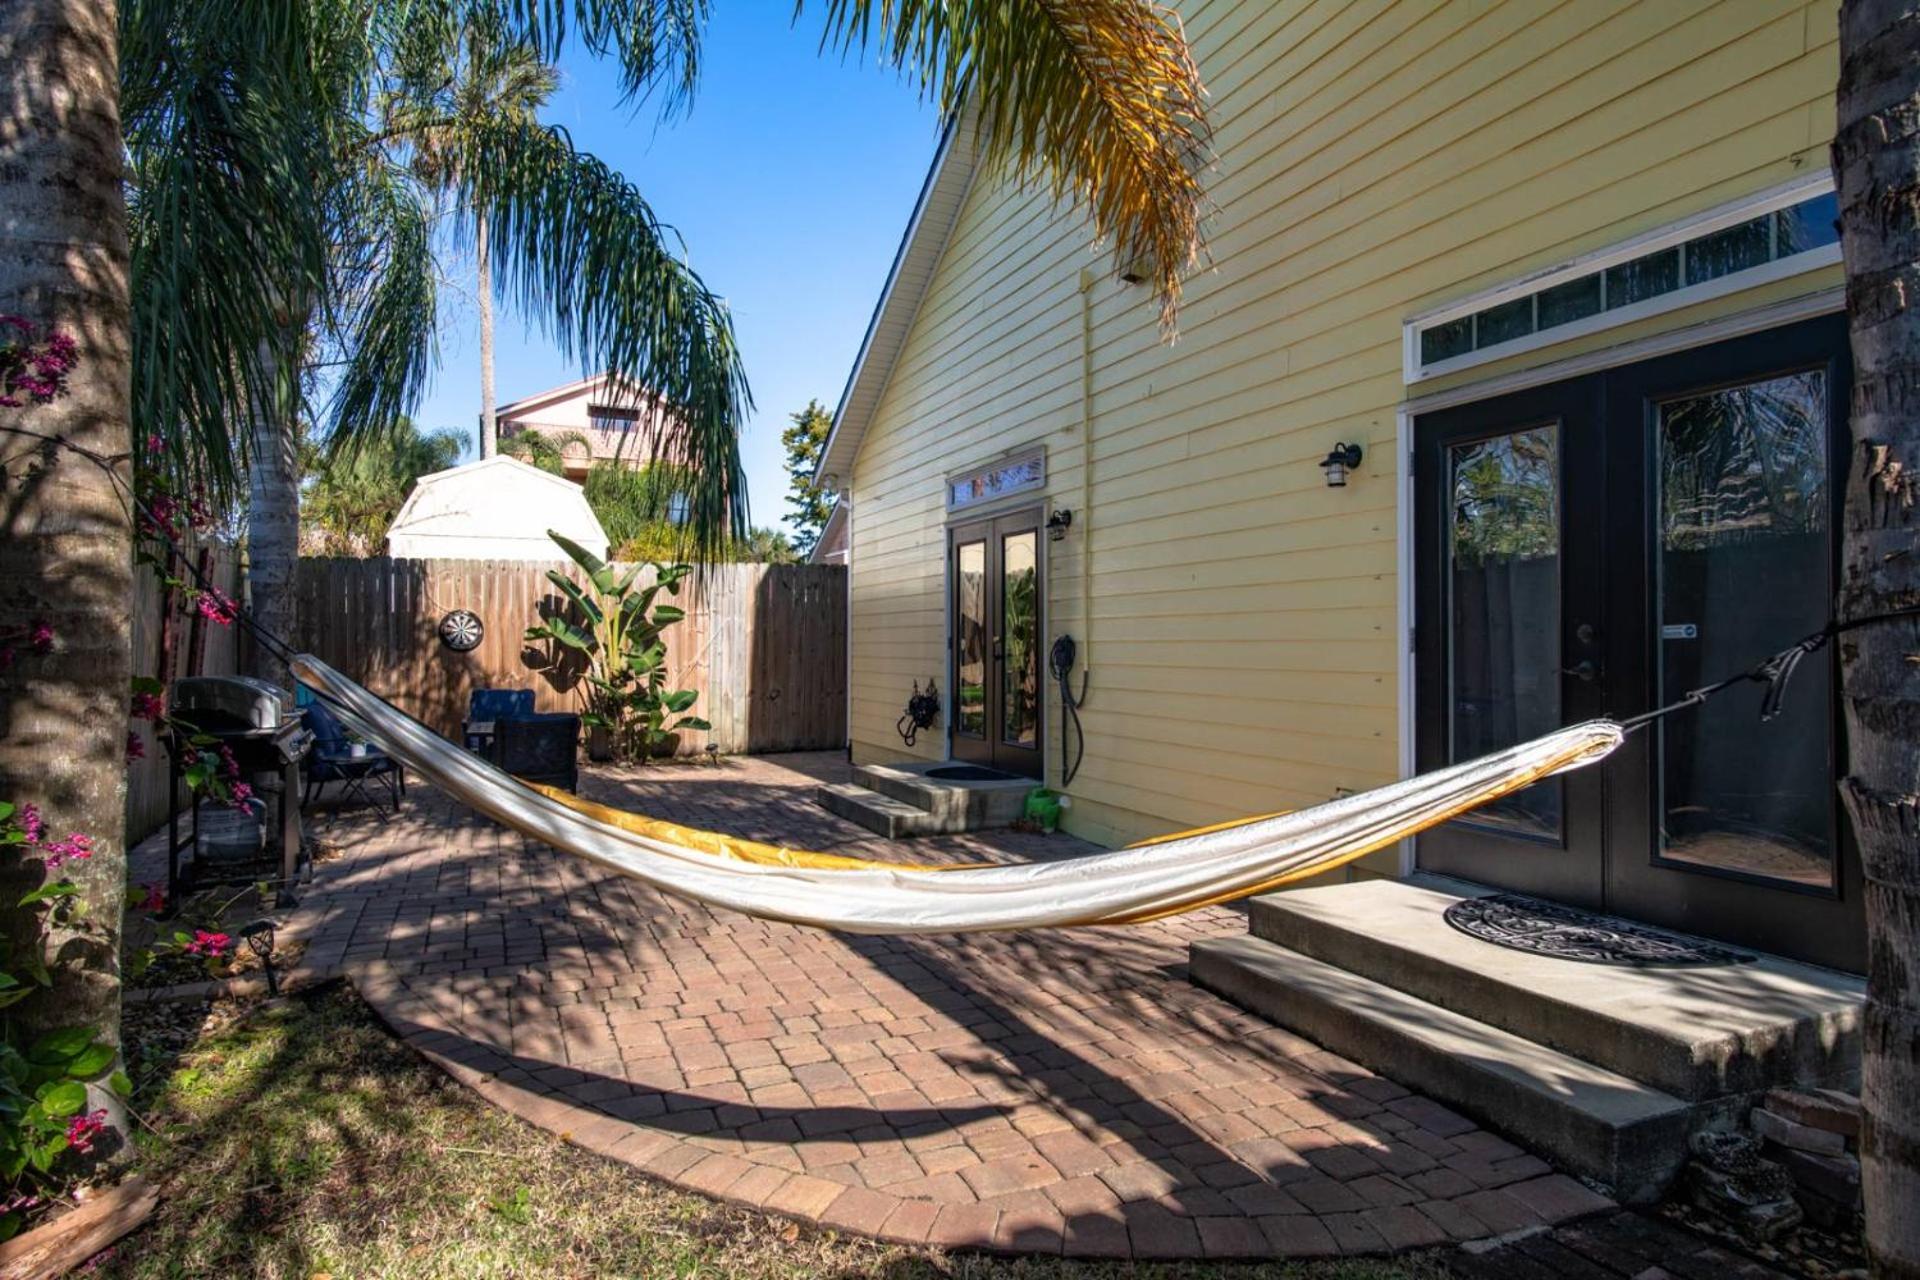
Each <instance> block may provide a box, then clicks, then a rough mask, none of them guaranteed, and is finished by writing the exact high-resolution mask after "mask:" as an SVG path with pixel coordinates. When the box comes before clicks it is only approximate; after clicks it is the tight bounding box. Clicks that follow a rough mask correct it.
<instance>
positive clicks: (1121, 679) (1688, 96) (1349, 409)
mask: <svg viewBox="0 0 1920 1280" xmlns="http://www.w3.org/2000/svg"><path fill="white" fill-rule="evenodd" d="M1181 8H1182V11H1183V16H1184V19H1185V22H1186V29H1187V32H1188V35H1189V37H1190V39H1191V40H1192V41H1193V44H1194V47H1195V50H1196V53H1197V54H1198V56H1199V59H1200V64H1201V68H1202V73H1203V75H1204V76H1205V78H1206V80H1207V83H1208V86H1209V89H1210V91H1211V98H1212V103H1213V110H1214V120H1215V125H1216V129H1217V140H1218V149H1219V165H1218V169H1217V171H1216V172H1215V173H1214V175H1213V176H1212V179H1211V192H1212V196H1213V199H1214V201H1215V202H1216V205H1217V212H1216V214H1215V216H1214V218H1213V220H1212V222H1211V224H1210V251H1211V269H1210V270H1208V271H1206V272H1203V273H1201V274H1199V275H1197V276H1196V277H1195V278H1194V279H1193V280H1192V281H1191V282H1190V284H1189V288H1188V294H1187V304H1186V307H1185V309H1184V311H1183V313H1182V318H1181V334H1180V340H1179V342H1178V343H1177V344H1175V345H1172V346H1168V345H1165V344H1163V343H1161V342H1160V341H1159V337H1158V334H1157V333H1156V331H1155V328H1154V324H1153V307H1152V304H1151V300H1150V299H1149V298H1148V297H1147V295H1146V293H1145V291H1144V290H1142V289H1140V288H1135V287H1128V286H1125V285H1122V284H1119V283H1117V282H1115V281H1113V280H1111V279H1110V276H1109V271H1108V266H1109V264H1108V263H1107V261H1106V260H1105V259H1104V258H1103V257H1101V256H1099V255H1096V254H1094V253H1093V252H1091V251H1090V246H1089V244H1088V241H1087V235H1086V231H1085V229H1084V225H1083V224H1082V222H1081V221H1080V220H1079V218H1078V217H1077V216H1076V215H1072V214H1066V213H1062V212H1060V211H1058V210H1055V209H1054V208H1053V207H1052V206H1051V205H1050V204H1049V202H1047V201H1046V200H1045V199H1044V198H1043V197H1042V196H1041V195H1039V194H1038V193H1035V192H1032V191H1027V192H1020V191H1013V190H1009V189H1007V188H1006V187H1004V186H1002V185H1000V184H996V183H992V182H989V181H987V180H985V179H984V178H983V179H982V180H980V181H978V182H976V183H975V186H974V189H973V190H972V191H971V192H970V193H969V195H968V198H967V201H966V204H965V207H964V208H963V210H962V212H961V215H960V219H959V222H958V223H957V225H956V227H955V229H954V232H953V235H952V238H951V240H950V243H949V244H948V246H947V249H946V252H945V254H944V255H943V257H942V260H941V263H940V265H939V267H938V269H937V271H936V273H935V275H934V279H933V281H932V284H931V286H930V287H929V289H928V292H927V294H926V297H925V299H924V301H923V303H922V304H921V308H920V311H919V314H918V316H917V318H916V320H915V323H914V326H913V329H912V332H911V334H910V335H909V338H908V340H907V343H906V346H905V348H904V350H903V351H902V352H901V354H900V356H899V359H898V361H897V362H896V364H895V367H894V369H893V372H892V374H891V377H890V378H889V381H888V384H887V386H886V388H885V391H884V393H883V394H882V396H881V398H880V401H879V404H878V407H877V409H876V411H875V414H874V416H873V419H872V422H871V426H870V428H869V430H868V432H867V435H866V437H865V439H864V442H863V445H862V447H861V450H860V453H859V455H858V457H857V459H856V461H855V465H854V468H853V475H852V478H851V487H852V496H853V556H852V563H853V609H854V625H853V632H852V641H853V668H854V670H853V719H852V734H853V739H854V747H855V753H856V756H857V757H858V758H859V759H862V760H885V759H891V758H899V757H902V756H904V755H907V754H917V755H920V756H925V757H934V756H939V755H943V754H944V752H945V748H946V739H945V734H944V726H942V728H941V730H938V731H934V732H930V733H925V734H923V735H922V736H921V738H920V741H919V745H918V747H917V748H916V749H915V750H914V752H912V753H909V752H908V751H907V750H906V749H905V748H904V747H903V746H902V745H901V743H900V742H899V739H898V738H897V737H896V736H895V735H894V730H893V726H894V722H895V720H896V719H897V718H898V717H899V715H900V712H901V710H902V708H903V706H904V704H905V702H906V698H907V695H908V693H909V691H910V688H911V685H912V682H913V681H914V680H919V681H921V682H922V683H923V684H924V682H925V681H926V680H927V679H929V678H933V679H936V680H938V681H939V682H940V685H941V687H942V690H943V692H944V691H945V688H946V684H947V679H946V674H945V665H946V651H945V642H946V604H945V599H944V587H945V583H944V537H945V534H944V530H945V525H946V519H947V517H946V513H945V510H944V506H943V501H942V498H943V480H944V478H945V477H946V476H947V475H950V474H952V473H954V472H957V471H961V470H964V469H966V468H968V467H972V466H976V465H978V464H980V463H982V462H985V461H988V460H989V459H991V458H993V457H994V456H996V455H998V454H1000V453H1002V452H1004V451H1007V450H1011V449H1014V448H1018V447H1021V446H1025V445H1030V444H1035V443H1039V444H1044V445H1045V446H1046V449H1047V453H1048V473H1049V478H1048V490H1047V494H1046V504H1047V505H1048V506H1049V507H1055V506H1064V507H1070V508H1073V509H1074V511H1075V522H1074V527H1073V530H1072V533H1071V534H1070V536H1069V537H1068V538H1067V539H1066V540H1065V541H1063V542H1059V543H1049V544H1046V545H1047V550H1048V564H1047V567H1048V574H1049V578H1048V584H1047V601H1048V608H1047V617H1046V637H1045V639H1046V640H1047V641H1048V642H1049V643H1050V641H1051V639H1052V637H1053V636H1055V635H1058V634H1060V633H1062V632H1069V633H1072V634H1073V635H1074V636H1076V637H1077V638H1078V639H1079V640H1080V642H1081V645H1082V654H1083V658H1084V660H1085V663H1086V666H1087V667H1088V668H1089V669H1090V670H1091V673H1092V684H1091V690H1090V693H1089V696H1088V704H1087V706H1086V708H1085V710H1084V712H1083V713H1082V714H1083V719H1084V723H1085V727H1086V731H1087V737H1088V751H1087V758H1086V764H1085V766H1084V768H1083V769H1082V771H1081V774H1080V776H1079V778H1078V779H1077V780H1076V781H1075V783H1074V785H1073V787H1072V788H1071V793H1072V796H1073V807H1072V809H1071V810H1070V811H1069V814H1068V825H1069V827H1070V828H1071V829H1073V830H1075V831H1078V832H1080V833H1083V834H1086V835H1088V836H1091V837H1093V838H1095V839H1102V840H1108V841H1117V840H1122V839H1131V838H1137V837H1140V836H1145V835H1150V834H1155V833H1158V832H1162V831H1165V830H1168V829H1171V828H1174V827H1179V826H1185V825H1192V824H1197V823H1204V822H1212V821H1218V820H1220V819H1222V818H1226V817H1229V816H1233V815H1235V814H1240V813H1247V812H1256V811H1263V810H1270V809H1275V808H1285V807H1291V806H1298V805H1305V804H1312V803H1315V802H1317V801H1320V800H1324V799H1326V798H1328V797H1329V796H1332V795H1334V794H1336V793H1337V792H1338V791H1340V790H1342V789H1359V788H1363V787H1367V786H1372V785H1376V784H1378V783H1381V782H1384V781H1387V780H1389V779H1391V778H1392V777H1394V776H1395V775H1396V774H1397V772H1398V768H1399V714H1400V713H1399V707H1398V695H1397V690H1398V674H1397V670H1398V667H1397V662H1398V653H1399V646H1400V645H1401V643H1402V639H1401V636H1400V632H1399V619H1398V615H1397V602H1398V598H1399V585H1398V582H1397V540H1398V527H1397V521H1398V518H1399V517H1398V506H1397V502H1396V498H1397V490H1398V488H1399V467H1400V459H1399V458H1398V456H1397V449H1396V447H1395V441H1396V410H1397V407H1398V406H1399V405H1400V404H1401V403H1402V402H1403V401H1404V400H1405V399H1406V398H1407V397H1408V396H1409V394H1410V392H1409V389H1408V388H1407V387H1406V386H1405V385H1404V384H1403V380H1402V372H1401V334H1402V324H1403V322H1404V321H1405V320H1406V318H1407V317H1408V316H1410V315H1412V314H1416V313H1418V312H1420V311H1422V310H1425V309H1428V308H1431V307H1433V306H1436V305H1439V304H1443V303H1445V302H1448V301H1450V300H1453V299H1456V298H1459V297H1462V296H1465V295H1468V294H1471V293H1473V292H1475V291H1476V290H1479V289H1483V288H1486V287H1487V286H1489V285H1492V284H1496V283H1498V282H1500V281H1503V280H1506V279H1510V278H1512V277H1515V276H1517V275H1520V274H1522V273H1524V272H1527V271H1532V270H1537V269H1540V268H1542V267H1545V266H1548V265H1551V264H1554V263H1556V262H1560V261H1564V260H1567V259H1570V258H1573V257H1575V256H1577V255H1579V254H1582V253H1586V252H1591V251H1593V250H1596V249H1600V248H1604V247H1606V246H1608V245H1610V244H1612V243H1615V242H1617V241H1619V240H1622V239H1624V238H1626V237H1628V236H1631V235H1634V234H1637V233H1639V232H1643V231H1646V230H1648V229H1650V228H1654V227H1658V226H1661V225H1663V224H1666V223H1669V222H1671V221H1673V220H1675V219H1676V218H1680V217H1683V216H1686V215H1687V214H1690V213H1693V212H1697V211H1699V210H1702V209H1706V208H1710V207H1713V206H1715V205H1717V204H1720V203H1723V202H1725V201H1727V200H1730V199H1734V198H1737V197H1740V196H1743V195H1746V194H1749V193H1751V192H1754V191H1758V190H1761V189H1763V188H1766V187H1770V186H1773V185H1776V184H1778V183H1780V182H1783V181H1785V180H1788V179H1790V178H1792V177H1794V176H1796V175H1797V174H1801V173H1805V172H1809V171H1812V170H1814V169H1817V168H1818V167H1819V166H1821V165H1823V164H1824V163H1825V148H1826V145H1827V142H1828V139H1829V137H1830V135H1831V130H1832V114H1833V113H1832V103H1831V100H1832V94H1833V85H1834V79H1835V76H1836V73H1837V55H1836V52H1835V43H1834V42H1835V35H1834V29H1833V28H1834V14H1833V12H1832V8H1833V6H1832V5H1831V4H1829V3H1827V2H1826V0H1820V2H1819V3H1811V4H1809V3H1802V2H1800V0H1725V2H1724V3H1719V4H1707V3H1676V2H1675V0H1645V2H1641V3H1629V2H1626V0H1568V2H1567V3H1548V2H1546V0H1508V2H1506V3H1494V2H1487V3H1468V2H1465V0H1453V2H1443V0H1399V2H1398V3H1392V2H1390V0H1354V2H1352V3H1335V2H1333V0H1292V2H1288V3H1272V2H1271V0H1194V2H1193V3H1188V4H1184V5H1182V6H1181ZM1089 267H1090V268H1092V269H1093V271H1094V272H1095V277H1094V283H1093V284H1092V287H1091V288H1090V289H1089V290H1088V291H1087V293H1086V295H1085V304H1086V305H1088V306H1090V308H1091V312H1092V318H1093V326H1094V328H1093V341H1092V354H1091V378H1092V385H1093V400H1092V409H1093V416H1094V426H1093V434H1094V444H1093V454H1094V463H1093V472H1092V494H1091V509H1090V510H1083V509H1082V508H1083V503H1082V497H1081V493H1082V490H1081V485H1082V475H1081V470H1082V466H1083V460H1084V456H1085V449H1084V442H1083V441H1082V439H1081V436H1080V421H1081V412H1082V403H1081V387H1082V373H1083V364H1082V336H1081V307H1082V305H1083V297H1082V292H1081V287H1080V276H1081V272H1082V270H1083V269H1085V268H1089ZM1837 279H1838V276H1837V271H1829V272H1823V273H1817V274H1816V275H1813V276H1810V277H1802V278H1797V279H1794V280H1790V281H1785V282H1780V283H1777V284H1774V285H1770V286H1767V287H1766V288H1765V289H1760V290H1750V291H1748V292H1747V293H1745V294H1742V295H1739V296H1736V297H1733V298H1728V299H1721V300H1718V301H1715V302H1712V303H1707V304H1703V305H1701V306H1696V307H1692V308H1688V309H1686V310H1684V311H1680V312H1676V313H1674V314H1671V315H1668V316H1663V317H1659V318H1656V319H1653V320H1647V321H1642V322H1639V323H1637V324H1634V325H1631V326H1627V327H1625V328H1622V329H1618V330H1614V331H1612V332H1609V333H1606V334H1603V335H1593V336H1590V337H1587V338H1583V339H1580V340H1577V341H1575V342H1571V343H1563V344H1559V345H1556V346H1552V347H1548V348H1545V349H1543V350H1541V351H1537V352H1532V353H1528V354H1527V355H1525V356H1520V357H1515V358H1513V359H1510V360H1508V361H1503V362H1501V363H1500V364H1499V365H1495V366H1490V367H1489V368H1485V369H1479V370H1474V371H1472V372H1471V373H1469V374H1462V375H1456V376H1455V377H1453V378H1450V379H1445V380H1437V381H1435V382H1434V383H1432V384H1430V385H1429V384H1423V385H1422V386H1421V387H1419V388H1418V389H1417V390H1418V391H1420V392H1425V391H1428V390H1431V389H1437V388H1441V387H1446V386H1452V385H1456V384H1458V383H1460V382H1462V381H1466V380H1473V379H1478V378H1483V377H1487V376H1489V375H1490V374H1493V373H1498V372H1503V371H1507V370H1511V369H1514V368H1518V367H1524V366H1527V365H1530V364H1539V363H1543V362H1546V361H1549V360H1554V359H1559V358H1561V357H1564V356H1566V355H1568V354H1571V353H1574V352H1577V351H1580V350H1584V349H1588V348H1591V347H1595V346H1602V345H1611V344H1614V343H1618V342H1622V341H1626V340H1629V339H1631V338H1635V337H1641V336H1645V335H1647V334H1649V333H1653V332H1659V331H1662V330H1666V329H1670V328H1673V327H1675V326H1679V325H1684V324H1690V323H1694V322H1697V321H1699V320H1701V319H1706V318H1712V317H1715V316H1719V315H1724V314H1726V313H1728V312H1729V311H1732V310H1736V309H1742V308H1746V307H1750V306H1753V305H1757V304H1758V303H1760V302H1764V301H1772V300H1777V299H1779V298H1782V297H1788V296H1793V295H1795V294H1800V293H1805V292H1807V291H1809V290H1810V289H1814V288H1826V287H1830V286H1831V285H1832V284H1834V283H1835V282H1836V281H1837ZM1341 439H1346V440H1356V441H1359V442H1360V443H1362V444H1363V445H1365V446H1366V449H1367V458H1366V461H1365V463H1364V464H1363V466H1362V468H1361V473H1360V474H1359V475H1357V476H1356V477H1355V478H1354V480H1353V482H1352V483H1351V484H1350V485H1349V486H1348V487H1347V488H1346V489H1344V490H1329V489H1327V488H1326V487H1325V485H1324V484H1323V483H1322V479H1321V473H1320V470H1319V467H1318V466H1317V465H1316V464H1317V462H1318V460H1319V459H1320V458H1321V457H1322V456H1323V455H1324V454H1325V453H1326V451H1327V449H1328V448H1329V447H1331V446H1332V444H1333V443H1334V442H1335V441H1336V440H1341ZM1088 539H1091V541H1092V545H1093V576H1092V617H1091V619H1088V618H1085V617H1083V616H1082V614H1081V588H1082V584H1081V575H1082V572H1083V569H1082V557H1083V554H1084V551H1085V548H1086V544H1087V540H1088ZM1058 712H1059V708H1058V705H1057V699H1055V698H1053V697H1052V696H1051V694H1050V697H1049V702H1048V719H1047V723H1046V733H1047V758H1048V762H1049V779H1050V780H1052V779H1056V778H1057V776H1058V759H1059V747H1058V743H1059V721H1058ZM1376 861H1377V863H1378V868H1391V866H1392V865H1393V860H1392V857H1391V855H1380V856H1379V857H1378V858H1377V859H1376ZM1378 868H1377V869H1378Z"/></svg>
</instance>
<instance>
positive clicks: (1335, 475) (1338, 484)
mask: <svg viewBox="0 0 1920 1280" xmlns="http://www.w3.org/2000/svg"><path fill="white" fill-rule="evenodd" d="M1360 458H1361V451H1360V446H1359V445H1357V444H1348V443H1347V442H1346V441H1344V440H1342V441H1341V442H1340V443H1339V444H1336V445H1335V446H1333V452H1332V453H1329V454H1328V455H1327V456H1326V457H1325V458H1324V459H1322V460H1321V462H1320V469H1321V470H1322V471H1324V472H1326V473H1327V488H1329V489H1344V488H1346V487H1347V472H1349V471H1351V470H1353V469H1354V468H1355V467H1357V466H1359V465H1360Z"/></svg>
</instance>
